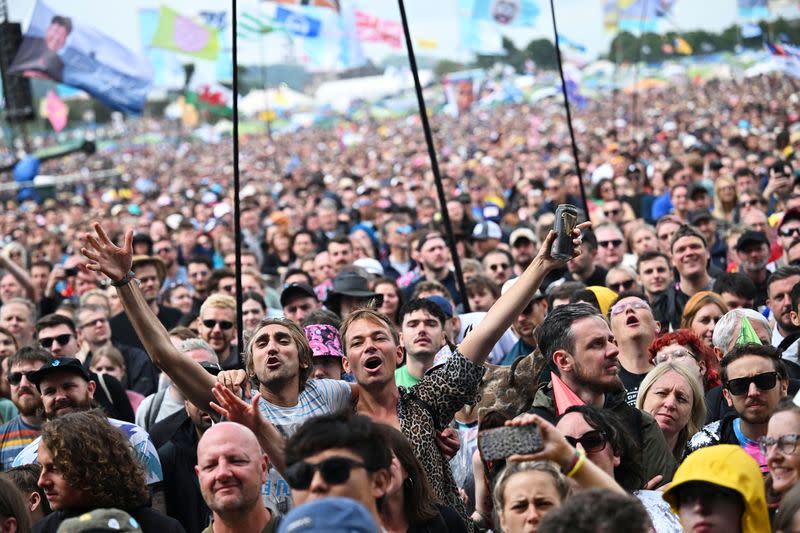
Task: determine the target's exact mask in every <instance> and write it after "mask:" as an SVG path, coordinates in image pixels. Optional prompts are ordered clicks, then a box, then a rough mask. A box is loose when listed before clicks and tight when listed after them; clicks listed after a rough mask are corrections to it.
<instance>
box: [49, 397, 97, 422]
mask: <svg viewBox="0 0 800 533" xmlns="http://www.w3.org/2000/svg"><path fill="white" fill-rule="evenodd" d="M65 407H70V408H72V410H73V412H75V411H88V410H89V409H91V408H92V400H91V399H89V398H84V399H82V400H80V401H75V400H72V399H71V398H67V399H66V400H62V401H60V402H58V403H56V404H53V406H52V411H48V410H47V409H45V410H44V417H45V418H46V419H47V420H53V419H54V418H58V414H57V413H58V410H59V409H64V408H65Z"/></svg>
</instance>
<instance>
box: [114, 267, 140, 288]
mask: <svg viewBox="0 0 800 533" xmlns="http://www.w3.org/2000/svg"><path fill="white" fill-rule="evenodd" d="M135 277H136V274H134V273H133V270H129V271H128V273H127V274H125V275H124V276H122V279H121V280H119V281H112V282H111V285H113V286H114V287H122V286H124V285H127V284H128V283H130V281H131V280H132V279H133V278H135Z"/></svg>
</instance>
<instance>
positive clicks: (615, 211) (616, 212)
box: [603, 209, 619, 218]
mask: <svg viewBox="0 0 800 533" xmlns="http://www.w3.org/2000/svg"><path fill="white" fill-rule="evenodd" d="M603 214H604V215H605V216H606V218H610V217H615V216H617V215H619V209H609V210H608V211H603Z"/></svg>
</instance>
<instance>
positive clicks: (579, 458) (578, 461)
mask: <svg viewBox="0 0 800 533" xmlns="http://www.w3.org/2000/svg"><path fill="white" fill-rule="evenodd" d="M584 461H586V455H585V454H583V453H581V452H580V451H579V450H575V460H574V462H573V463H572V468H570V469H569V471H568V472H567V477H572V476H574V475H575V474H577V473H578V471H579V470H580V469H581V467H582V466H583V463H584Z"/></svg>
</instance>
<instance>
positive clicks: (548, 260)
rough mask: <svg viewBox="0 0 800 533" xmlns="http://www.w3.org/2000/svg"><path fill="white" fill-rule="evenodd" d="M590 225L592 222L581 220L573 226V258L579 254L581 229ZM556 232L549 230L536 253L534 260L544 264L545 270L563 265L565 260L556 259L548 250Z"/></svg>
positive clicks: (555, 236)
mask: <svg viewBox="0 0 800 533" xmlns="http://www.w3.org/2000/svg"><path fill="white" fill-rule="evenodd" d="M590 227H592V223H591V222H589V221H586V222H583V223H581V224H578V225H577V226H575V228H574V229H573V230H572V237H573V239H572V245H573V252H572V258H573V259H575V258H576V257H578V256H579V255H581V242H583V241H582V239H581V233H583V230H585V229H587V228H590ZM557 237H558V234H557V233H556V232H555V231H553V230H550V232H549V233H548V234H547V237H545V239H544V242H543V243H542V246H541V248H539V253H537V254H536V257H535V258H534V261H536V262H539V263H540V264H541V265H542V266H544V267H545V268H546V269H547V270H553V269H555V268H560V267H563V266H564V265H565V264H566V261H562V260H560V259H556V258H555V257H553V256H552V255H551V254H550V252H551V250H552V249H553V243H554V242H555V241H556V238H557Z"/></svg>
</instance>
